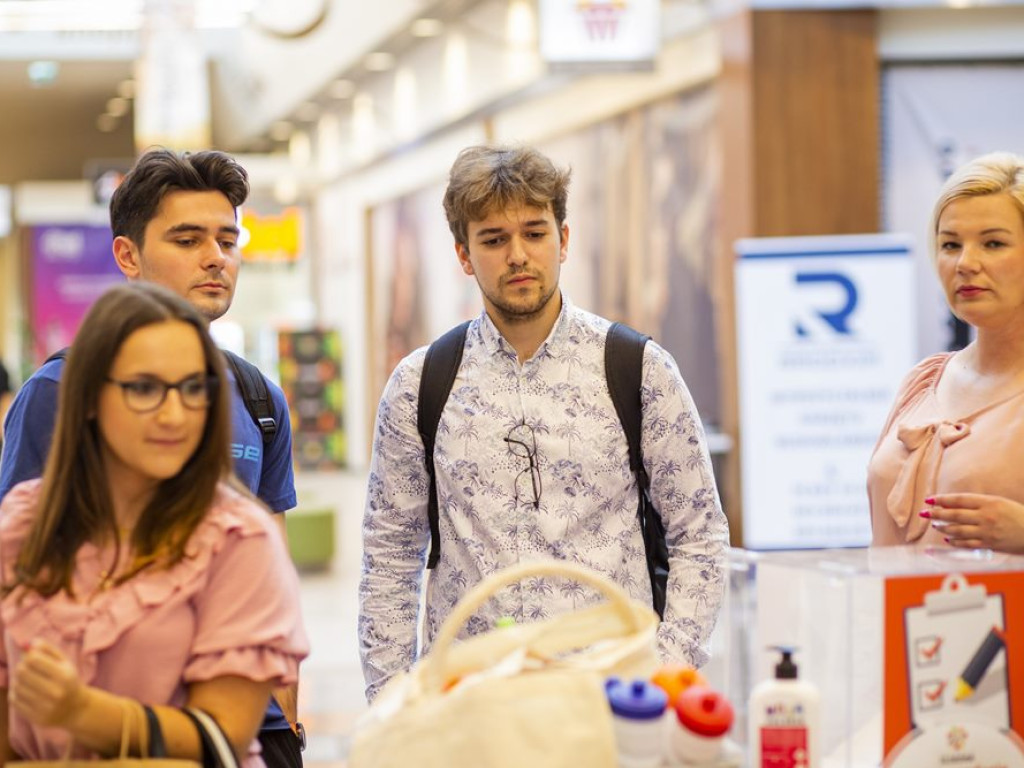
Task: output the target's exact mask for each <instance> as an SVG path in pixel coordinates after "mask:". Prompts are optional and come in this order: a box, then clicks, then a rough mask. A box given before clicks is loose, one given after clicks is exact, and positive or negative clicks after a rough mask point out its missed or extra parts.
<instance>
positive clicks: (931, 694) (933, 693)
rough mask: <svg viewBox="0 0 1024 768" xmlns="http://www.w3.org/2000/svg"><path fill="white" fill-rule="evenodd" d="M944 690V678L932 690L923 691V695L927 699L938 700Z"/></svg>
mask: <svg viewBox="0 0 1024 768" xmlns="http://www.w3.org/2000/svg"><path fill="white" fill-rule="evenodd" d="M944 690H946V681H945V680H943V681H942V682H941V683H939V684H938V686H937V687H935V688H933V689H932V690H930V691H925V692H924V697H925V698H926V699H928V701H938V700H939V699H941V698H942V692H943V691H944Z"/></svg>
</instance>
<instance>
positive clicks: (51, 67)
mask: <svg viewBox="0 0 1024 768" xmlns="http://www.w3.org/2000/svg"><path fill="white" fill-rule="evenodd" d="M59 74H60V64H58V63H57V62H56V61H33V62H32V63H31V64H29V65H28V79H29V80H30V81H31V82H32V86H33V87H34V88H44V87H46V86H47V85H52V84H53V81H54V80H56V79H57V75H59Z"/></svg>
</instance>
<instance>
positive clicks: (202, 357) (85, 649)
mask: <svg viewBox="0 0 1024 768" xmlns="http://www.w3.org/2000/svg"><path fill="white" fill-rule="evenodd" d="M228 394H229V393H228V392H227V390H226V384H225V372H224V363H223V359H222V355H221V353H220V351H219V350H218V349H217V348H216V346H215V345H214V343H213V341H212V340H211V338H210V335H209V333H208V331H207V329H206V324H205V322H204V321H203V319H202V318H201V317H200V316H199V314H198V313H197V312H196V311H195V309H193V308H192V307H191V306H190V305H189V304H188V303H186V302H185V301H183V300H182V299H180V298H178V297H176V296H174V295H173V294H171V293H170V292H168V291H167V290H165V289H163V288H160V287H159V286H156V285H152V284H148V283H132V284H126V285H121V286H118V287H116V288H113V289H111V290H109V291H108V292H107V293H105V294H104V295H103V296H102V297H100V299H99V300H98V301H97V302H96V303H95V304H94V305H93V307H92V309H91V310H90V311H89V313H88V315H87V316H86V318H85V320H84V322H83V324H82V327H81V329H80V330H79V332H78V335H77V337H76V339H75V342H74V344H73V346H72V347H71V351H70V353H69V355H68V360H67V367H66V370H65V375H64V377H63V379H62V381H61V389H60V404H59V409H58V416H57V424H56V428H55V434H54V442H53V447H52V449H51V451H50V455H49V459H48V462H47V464H46V469H45V471H44V473H43V477H42V478H41V479H39V480H32V481H29V482H26V483H22V484H20V485H18V486H16V487H15V488H14V489H13V490H12V491H11V492H10V493H9V494H8V495H7V496H6V497H5V498H4V501H3V505H2V506H0V577H2V585H3V588H2V597H0V629H2V633H3V643H2V647H0V687H2V688H3V689H4V690H3V691H2V694H3V695H0V710H2V713H0V715H2V716H0V748H2V755H0V757H2V759H3V760H5V761H6V760H9V759H18V758H20V759H26V760H55V759H59V758H60V757H62V756H63V755H65V754H66V753H67V750H68V748H69V746H71V745H73V747H74V753H75V754H81V755H83V756H89V755H101V756H111V755H116V754H118V752H119V749H120V745H121V737H122V724H123V723H124V722H125V718H127V717H132V716H133V713H134V712H135V711H136V708H137V705H136V704H135V702H142V703H144V704H147V705H150V706H151V707H152V710H153V712H154V713H155V715H156V719H157V721H158V723H159V726H160V731H162V733H163V736H164V739H165V741H166V747H167V752H168V754H169V755H170V756H172V757H181V758H193V759H194V758H198V757H199V756H200V755H201V747H200V741H199V736H198V733H197V730H196V728H195V727H194V726H193V724H192V722H191V720H190V719H189V718H188V716H187V715H186V714H185V713H184V712H183V711H182V710H181V709H180V708H181V707H183V706H187V707H191V708H197V709H201V710H205V711H206V712H207V713H208V714H210V715H212V716H213V717H214V719H215V720H216V721H217V722H218V723H219V725H220V727H221V729H222V730H223V731H224V734H225V736H226V737H227V739H228V741H229V742H230V744H231V746H232V748H233V750H234V752H235V754H236V755H237V756H238V757H239V758H240V759H243V760H244V763H243V764H244V765H246V766H247V768H258V767H259V766H261V765H262V760H260V758H259V756H258V742H256V740H255V739H256V733H257V729H258V728H259V725H260V722H261V720H262V717H263V713H264V711H265V709H266V704H267V700H268V698H269V696H270V692H271V689H272V688H274V687H276V686H280V685H285V684H288V683H289V682H291V681H293V680H294V679H295V677H296V674H297V670H298V664H299V661H300V659H301V658H303V657H304V656H305V655H306V653H307V652H308V644H307V641H306V638H305V634H304V632H303V629H302V625H301V619H300V616H299V609H298V578H297V576H296V574H295V570H294V567H293V566H292V564H291V562H290V560H289V558H288V554H287V552H286V551H285V547H284V544H283V542H282V539H281V536H280V535H279V533H278V532H277V530H276V529H275V527H274V523H273V521H272V520H271V518H270V515H269V514H268V513H267V511H266V510H265V509H264V508H263V507H262V506H261V505H260V504H259V503H258V502H257V501H255V500H254V499H253V498H252V497H251V496H250V495H249V494H248V493H247V492H246V491H244V490H242V489H241V486H240V485H238V484H237V483H236V482H234V481H233V479H232V475H231V456H230V413H229V401H228ZM140 730H141V729H133V731H132V736H131V739H132V748H133V752H134V753H135V754H138V743H139V736H140Z"/></svg>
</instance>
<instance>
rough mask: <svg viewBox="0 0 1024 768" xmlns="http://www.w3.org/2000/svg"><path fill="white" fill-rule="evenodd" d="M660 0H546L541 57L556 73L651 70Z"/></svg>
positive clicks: (657, 38)
mask: <svg viewBox="0 0 1024 768" xmlns="http://www.w3.org/2000/svg"><path fill="white" fill-rule="evenodd" d="M660 13H661V3H660V2H659V0H541V2H540V49H541V55H542V56H543V57H544V59H545V61H547V62H548V64H549V65H550V66H551V67H552V68H553V69H558V70H582V71H588V70H595V69H599V70H600V69H650V68H652V67H653V66H654V57H655V56H656V55H657V53H658V46H659V43H660V35H659V29H660V27H659V21H660Z"/></svg>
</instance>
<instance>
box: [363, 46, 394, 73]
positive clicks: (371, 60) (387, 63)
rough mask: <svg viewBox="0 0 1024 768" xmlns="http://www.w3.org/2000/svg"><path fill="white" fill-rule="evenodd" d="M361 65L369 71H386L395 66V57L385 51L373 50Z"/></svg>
mask: <svg viewBox="0 0 1024 768" xmlns="http://www.w3.org/2000/svg"><path fill="white" fill-rule="evenodd" d="M363 65H364V66H365V67H366V68H367V69H368V70H370V71H371V72H386V71H387V70H389V69H391V68H392V67H393V66H395V57H394V55H393V54H390V53H388V52H387V51H374V52H373V53H371V54H370V55H369V56H367V57H366V59H365V61H363Z"/></svg>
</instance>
